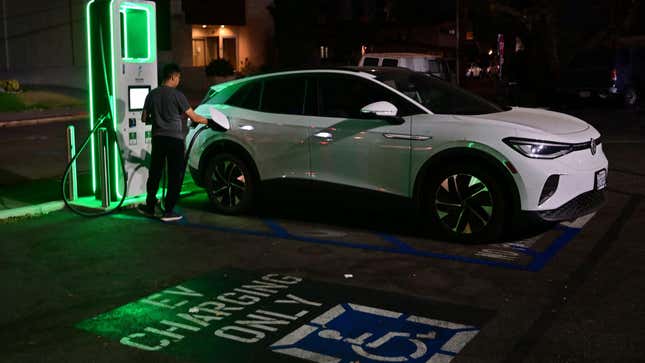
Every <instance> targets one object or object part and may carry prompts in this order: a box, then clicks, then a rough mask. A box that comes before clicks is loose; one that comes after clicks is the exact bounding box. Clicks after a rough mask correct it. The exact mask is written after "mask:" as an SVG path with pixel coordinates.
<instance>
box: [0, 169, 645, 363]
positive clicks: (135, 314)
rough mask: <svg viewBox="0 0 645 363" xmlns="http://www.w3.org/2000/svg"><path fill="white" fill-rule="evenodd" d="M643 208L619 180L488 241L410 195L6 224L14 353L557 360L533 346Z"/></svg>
mask: <svg viewBox="0 0 645 363" xmlns="http://www.w3.org/2000/svg"><path fill="white" fill-rule="evenodd" d="M616 182H617V183H618V181H616ZM379 203H380V201H379ZM635 205H637V204H634V201H633V197H631V196H630V195H627V194H625V193H622V192H618V191H615V190H610V191H609V201H608V204H607V205H606V206H605V208H603V209H602V210H601V211H600V212H598V214H596V215H595V216H588V217H586V218H582V219H579V220H577V221H575V222H573V223H567V224H561V225H557V226H555V227H554V228H552V229H549V230H546V231H543V232H542V233H540V234H538V235H534V236H529V237H527V238H522V239H519V240H515V241H503V242H500V243H496V244H476V245H460V244H451V243H447V242H442V241H437V240H433V239H429V238H426V237H424V236H423V235H422V234H420V233H418V232H416V230H415V229H414V228H413V226H411V225H410V226H408V225H405V224H404V223H403V222H404V221H405V220H407V218H408V216H406V215H399V214H400V213H399V211H398V210H397V209H396V208H397V207H396V206H395V205H392V206H391V208H393V209H394V214H395V215H396V216H392V215H390V214H387V213H386V214H387V215H386V216H383V218H382V219H378V218H377V217H378V216H379V215H380V214H381V212H382V211H377V212H375V213H374V214H372V212H373V211H372V209H370V208H367V209H365V208H363V207H361V208H357V209H351V208H350V209H349V210H347V211H340V210H339V211H337V212H335V213H334V212H333V211H332V213H330V212H329V211H324V212H320V213H317V212H316V213H313V212H312V213H302V212H301V210H293V206H292V205H291V206H287V207H286V208H285V210H286V211H292V213H286V211H285V210H283V209H281V208H277V207H274V206H273V207H272V208H271V211H270V212H267V211H266V210H263V209H262V208H261V209H260V210H259V211H258V213H256V214H254V215H247V216H236V217H232V216H223V215H219V214H215V213H212V212H211V211H210V209H209V207H208V200H207V198H206V196H205V194H204V193H200V192H198V193H193V194H191V195H190V196H188V197H186V198H184V199H182V201H181V203H180V209H181V211H182V212H183V213H184V215H185V217H186V218H185V220H184V221H183V222H181V223H176V224H170V225H167V224H163V223H161V222H158V221H155V220H150V219H147V218H144V217H142V216H140V215H139V214H138V213H136V212H135V211H134V210H125V211H123V212H122V213H118V214H114V215H111V216H109V217H105V218H98V219H82V218H79V217H77V216H75V215H72V214H71V213H69V212H66V211H63V212H58V213H54V214H52V215H49V216H47V217H43V218H39V219H28V220H25V221H22V222H20V223H10V224H6V225H4V226H3V232H4V235H5V236H7V238H8V239H7V241H8V242H7V243H5V244H4V248H5V249H4V252H5V253H4V257H3V258H4V261H5V262H6V263H3V273H4V274H5V275H6V277H7V278H6V281H9V286H8V288H9V290H10V291H14V292H15V294H14V296H15V298H14V299H11V300H5V301H3V309H2V311H3V314H2V316H0V324H2V326H3V327H4V329H3V332H2V333H1V334H0V338H1V339H2V340H3V341H4V342H6V348H5V349H4V351H5V352H6V356H7V358H8V359H7V361H10V362H11V361H21V362H23V361H37V360H39V359H40V358H41V357H43V356H45V355H47V356H48V357H49V358H48V360H50V361H61V360H65V361H86V360H88V359H90V360H93V361H97V362H112V361H133V360H136V361H140V362H186V361H195V362H212V361H216V362H283V361H284V362H289V361H293V362H298V361H301V362H307V361H309V362H356V361H359V362H433V363H434V362H449V361H452V362H457V363H458V362H499V361H503V359H502V358H500V357H512V360H511V361H513V362H516V361H517V362H519V361H522V360H523V359H526V358H527V357H531V358H532V359H535V357H536V356H544V357H549V358H545V359H547V360H543V361H550V360H549V359H550V358H552V357H553V356H552V355H549V354H558V353H557V350H548V351H544V352H534V351H533V352H531V347H532V346H533V345H534V344H538V342H539V341H542V339H544V338H543V336H544V334H546V333H545V332H546V331H547V330H548V328H549V327H551V325H552V324H558V323H557V321H556V320H554V315H552V314H550V313H545V312H547V311H552V310H554V309H555V310H556V311H557V310H558V309H559V307H560V304H561V301H562V295H561V294H563V292H564V293H565V295H564V296H565V297H567V298H573V297H569V295H567V294H570V293H575V291H576V289H582V287H581V286H582V283H583V282H584V281H586V275H585V274H586V273H588V272H587V271H590V269H591V268H592V267H593V266H594V259H593V257H594V256H598V255H602V253H603V249H608V248H609V246H611V243H613V241H614V240H615V236H613V237H612V233H614V232H612V231H615V230H617V229H618V230H619V229H621V228H623V226H627V223H631V225H634V223H637V222H636V221H632V222H629V221H631V220H632V219H631V218H632V217H631V215H632V214H633V213H635V211H634V210H633V208H635ZM388 207H390V206H389V205H383V208H384V209H387V208H388ZM630 210H631V212H630ZM361 214H363V217H364V218H358V217H357V218H354V219H353V220H351V221H347V215H355V216H360V215H361ZM361 220H362V221H361ZM388 221H389V222H388ZM344 222H347V223H344ZM363 222H364V223H363ZM27 231H28V232H27ZM16 236H23V237H22V239H20V238H17V237H16ZM24 236H28V237H24ZM590 261H591V262H590ZM613 275H616V277H617V278H623V277H622V276H624V274H623V267H618V268H617V267H616V266H613V267H612V270H611V272H608V276H613ZM42 286H47V287H48V288H47V289H43V288H42ZM590 299H591V300H593V298H590ZM545 314H546V315H545ZM536 324H537V325H536ZM553 334H556V336H557V335H558V334H560V333H553ZM562 334H564V333H562ZM627 341H629V339H628V340H627ZM527 342H528V343H527ZM543 344H544V343H543ZM527 346H528V347H529V348H528V350H527ZM529 352H531V353H529ZM607 354H608V355H609V351H608V353H607ZM88 357H91V358H88ZM509 359H510V358H509ZM538 361H540V360H538ZM509 362H510V361H509Z"/></svg>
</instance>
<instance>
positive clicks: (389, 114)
mask: <svg viewBox="0 0 645 363" xmlns="http://www.w3.org/2000/svg"><path fill="white" fill-rule="evenodd" d="M398 112H399V110H398V109H397V108H396V106H394V105H393V104H391V103H389V102H387V101H378V102H374V103H370V104H369V105H367V106H365V107H363V108H361V115H362V116H363V117H368V118H369V117H373V118H378V119H382V120H386V121H388V122H389V123H392V124H396V125H400V124H402V123H403V122H404V120H403V119H402V118H401V117H398V116H397V115H396V114H397V113H398Z"/></svg>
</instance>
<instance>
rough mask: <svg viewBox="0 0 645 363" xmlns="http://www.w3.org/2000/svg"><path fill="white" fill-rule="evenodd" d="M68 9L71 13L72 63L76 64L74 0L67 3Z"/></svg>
mask: <svg viewBox="0 0 645 363" xmlns="http://www.w3.org/2000/svg"><path fill="white" fill-rule="evenodd" d="M67 10H68V13H69V40H70V45H71V47H72V65H73V66H75V65H76V51H75V50H74V7H73V5H72V0H69V2H68V3H67Z"/></svg>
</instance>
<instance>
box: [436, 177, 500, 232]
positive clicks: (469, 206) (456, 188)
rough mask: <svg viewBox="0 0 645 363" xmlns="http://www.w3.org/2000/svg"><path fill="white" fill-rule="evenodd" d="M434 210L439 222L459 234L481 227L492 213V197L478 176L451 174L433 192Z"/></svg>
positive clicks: (483, 226)
mask: <svg viewBox="0 0 645 363" xmlns="http://www.w3.org/2000/svg"><path fill="white" fill-rule="evenodd" d="M434 204H435V210H436V212H437V216H438V217H439V220H440V221H441V223H443V224H444V225H445V226H446V227H448V228H449V229H450V230H452V231H453V232H455V233H459V234H472V233H477V232H479V231H481V230H483V229H484V228H485V227H486V226H487V225H488V224H489V223H490V221H491V218H492V215H493V197H492V195H491V192H490V190H489V188H488V186H486V184H484V182H482V181H481V180H480V179H479V178H477V177H475V176H473V175H469V174H453V175H451V176H449V177H447V178H445V179H444V180H443V181H442V182H441V183H440V184H439V186H438V188H437V190H436V192H435V203H434Z"/></svg>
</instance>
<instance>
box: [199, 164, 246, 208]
mask: <svg viewBox="0 0 645 363" xmlns="http://www.w3.org/2000/svg"><path fill="white" fill-rule="evenodd" d="M205 186H206V190H207V191H208V198H209V200H210V202H211V204H212V205H213V207H214V208H215V210H216V211H218V212H220V213H224V214H240V213H244V212H247V211H248V210H249V209H250V208H251V206H252V204H253V199H254V198H253V197H254V194H255V186H256V180H255V177H254V175H253V173H252V172H251V169H250V168H249V165H248V164H247V163H246V162H245V161H244V160H242V159H241V158H239V157H237V156H236V155H233V154H229V153H221V154H217V155H216V156H215V157H213V158H212V159H211V160H210V161H209V163H208V165H207V167H206V178H205Z"/></svg>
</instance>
